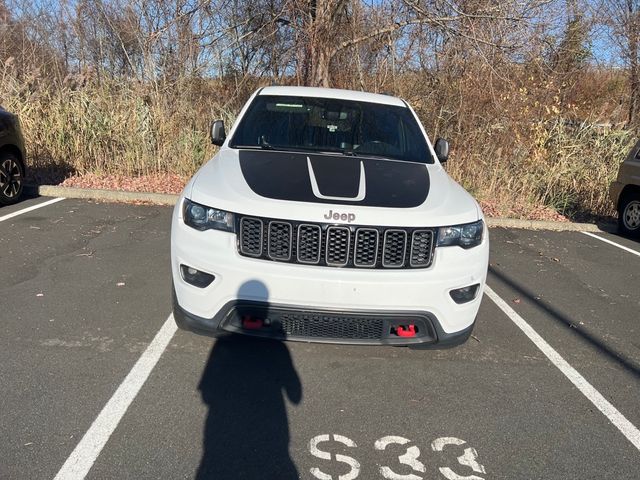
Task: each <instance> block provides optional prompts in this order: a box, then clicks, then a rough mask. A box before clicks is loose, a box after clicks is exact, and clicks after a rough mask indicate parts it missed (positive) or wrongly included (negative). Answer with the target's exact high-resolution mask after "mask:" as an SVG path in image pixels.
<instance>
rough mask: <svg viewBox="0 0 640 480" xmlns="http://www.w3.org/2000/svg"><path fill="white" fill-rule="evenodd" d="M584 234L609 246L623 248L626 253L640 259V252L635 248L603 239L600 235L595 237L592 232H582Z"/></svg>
mask: <svg viewBox="0 0 640 480" xmlns="http://www.w3.org/2000/svg"><path fill="white" fill-rule="evenodd" d="M582 233H584V234H585V235H589V236H590V237H593V238H597V239H598V240H600V241H603V242H605V243H608V244H609V245H613V246H614V247H618V248H621V249H622V250H624V251H625V252H629V253H633V254H634V255H637V256H639V257H640V252H638V251H636V250H634V249H633V248H629V247H625V246H624V245H620V244H619V243H616V242H612V241H611V240H609V239H608V238H603V237H601V236H599V235H595V234H593V233H590V232H582Z"/></svg>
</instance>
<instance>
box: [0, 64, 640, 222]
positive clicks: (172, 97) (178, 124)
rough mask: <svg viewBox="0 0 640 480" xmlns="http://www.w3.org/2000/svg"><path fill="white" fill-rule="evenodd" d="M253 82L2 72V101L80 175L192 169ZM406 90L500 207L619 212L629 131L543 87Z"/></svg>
mask: <svg viewBox="0 0 640 480" xmlns="http://www.w3.org/2000/svg"><path fill="white" fill-rule="evenodd" d="M254 86H255V85H247V86H245V87H246V88H245V89H244V91H242V92H239V93H238V92H234V91H233V89H229V90H228V91H225V90H224V88H225V86H224V85H223V84H221V83H219V82H206V81H202V80H201V81H198V82H193V83H183V84H180V85H173V86H171V87H166V88H165V89H159V88H152V87H151V86H149V85H143V84H140V83H135V82H115V81H113V82H104V81H103V82H100V83H98V82H94V81H91V80H90V79H89V80H86V79H84V80H83V81H82V82H77V81H67V82H65V83H64V84H62V85H55V86H47V83H46V82H41V81H38V79H37V78H36V76H35V75H34V76H33V78H30V79H29V78H27V79H22V80H18V79H17V78H16V76H14V75H12V73H11V71H10V68H5V69H4V71H0V101H1V102H2V104H3V106H4V107H5V108H7V109H8V110H12V111H14V112H16V113H18V114H19V115H20V118H21V122H22V125H23V130H24V133H25V137H26V142H27V146H28V151H29V162H30V164H31V166H32V169H33V168H34V167H35V169H39V168H47V169H48V168H51V167H54V168H57V169H58V170H63V171H65V172H69V173H75V174H80V175H82V174H86V173H92V174H98V175H100V174H124V175H142V174H154V173H163V172H169V173H175V174H178V175H182V176H189V175H191V174H193V173H194V172H195V171H196V170H197V168H199V167H200V166H201V165H202V164H203V163H204V162H205V161H206V160H207V159H208V158H210V157H211V156H212V154H213V153H214V148H213V147H212V146H211V144H210V143H209V137H208V129H209V124H210V121H211V120H212V119H215V118H223V119H225V121H226V122H227V124H228V125H230V124H231V123H232V121H233V118H234V115H235V113H237V111H238V110H239V108H240V106H241V105H242V103H243V102H244V100H245V99H246V98H247V96H248V95H249V93H250V91H251V90H253V88H254ZM468 88H470V89H471V91H473V88H477V87H473V86H469V87H468ZM400 90H405V91H407V90H408V88H402V89H400ZM547 90H548V89H547ZM547 90H544V91H545V92H546V91H547ZM234 93H235V95H234ZM400 93H403V92H400ZM405 95H406V93H405ZM406 96H407V99H408V100H409V101H410V102H411V103H413V104H414V105H416V107H417V108H416V109H417V111H418V114H419V115H420V116H421V118H422V119H423V122H424V124H425V126H426V128H427V130H428V131H429V133H430V134H432V135H433V136H434V137H435V136H436V135H438V136H445V137H448V139H449V140H450V141H451V143H452V146H453V149H452V155H451V158H450V161H449V165H448V167H447V168H448V170H449V173H450V174H451V175H452V176H453V177H454V178H455V179H456V180H458V181H459V182H461V183H462V184H463V185H464V186H465V187H466V188H467V189H468V190H470V191H471V192H472V193H473V194H474V195H475V196H476V197H477V198H479V199H480V200H482V201H485V202H487V203H490V204H492V205H493V206H494V207H495V209H496V210H497V211H498V212H500V213H502V214H503V215H509V216H521V217H526V216H527V215H529V214H530V212H531V211H534V210H535V209H537V208H539V207H540V206H541V205H545V206H549V207H552V208H553V209H555V210H557V211H559V212H560V213H563V214H566V215H572V216H578V217H580V216H584V215H607V214H611V213H613V209H612V206H611V204H610V201H609V199H608V197H607V190H608V185H609V183H610V182H611V181H612V180H613V178H614V177H615V174H616V172H617V168H618V165H619V162H620V161H621V160H622V159H623V158H624V156H625V154H626V152H627V150H628V149H629V148H630V146H631V143H632V142H633V138H632V137H631V135H630V134H629V133H628V132H627V131H625V130H622V129H616V128H613V127H603V126H598V125H595V124H594V123H593V121H591V122H590V121H585V122H582V123H575V122H574V123H571V122H567V121H566V120H565V117H563V115H561V108H562V105H560V103H561V102H560V101H559V100H558V97H557V96H554V95H549V97H550V98H549V99H548V101H549V103H548V104H544V102H541V101H540V99H544V95H535V96H534V97H531V98H530V95H529V93H528V92H527V93H526V94H525V93H523V92H520V94H516V95H511V96H507V95H504V96H502V97H500V98H499V100H498V101H497V102H495V101H494V102H493V103H492V105H493V106H492V107H491V109H489V108H488V106H485V107H483V106H482V105H478V103H477V102H476V103H475V104H469V105H467V106H466V107H460V108H459V110H458V111H457V112H456V113H455V114H454V115H450V114H448V113H446V111H447V110H446V108H445V107H446V106H447V105H451V104H455V102H456V101H458V100H459V99H458V97H456V96H455V95H454V96H453V97H452V98H447V97H446V96H445V95H433V96H431V97H430V99H428V101H425V98H426V97H424V96H422V94H421V93H420V91H419V90H418V91H416V92H414V93H413V94H411V92H409V95H406ZM412 97H413V98H412ZM480 97H481V95H480V91H479V90H478V98H476V100H477V101H481V100H479V98H480ZM224 98H227V99H232V101H231V102H226V103H223V102H222V100H221V99H224ZM534 98H535V99H534ZM443 104H444V106H443ZM487 105H488V104H487ZM438 107H440V109H438ZM534 110H535V111H534ZM479 111H482V112H483V114H484V115H483V116H480V115H478V114H477V112H479ZM434 112H439V113H438V114H434ZM473 112H476V113H473ZM532 118H533V119H537V120H532ZM588 120H589V119H588Z"/></svg>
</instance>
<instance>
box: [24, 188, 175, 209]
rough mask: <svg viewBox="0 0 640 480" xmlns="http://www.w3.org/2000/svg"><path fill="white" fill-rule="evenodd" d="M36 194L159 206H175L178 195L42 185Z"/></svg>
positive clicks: (35, 189) (35, 190) (36, 189)
mask: <svg viewBox="0 0 640 480" xmlns="http://www.w3.org/2000/svg"><path fill="white" fill-rule="evenodd" d="M33 189H34V193H36V194H38V195H41V196H45V197H65V198H87V199H92V200H106V201H111V202H151V203H156V204H159V205H175V204H176V202H177V201H178V198H179V196H178V195H171V194H168V193H152V192H123V191H120V190H98V189H93V188H73V187H58V186H57V185H40V186H35V187H33Z"/></svg>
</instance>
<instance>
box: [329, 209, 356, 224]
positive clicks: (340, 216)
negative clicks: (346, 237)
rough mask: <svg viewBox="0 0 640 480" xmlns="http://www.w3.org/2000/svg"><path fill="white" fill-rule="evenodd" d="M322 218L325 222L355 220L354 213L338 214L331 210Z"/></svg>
mask: <svg viewBox="0 0 640 480" xmlns="http://www.w3.org/2000/svg"><path fill="white" fill-rule="evenodd" d="M324 218H326V219H327V220H342V221H343V222H349V223H351V222H353V221H354V220H355V219H356V215H355V214H354V213H338V212H334V211H333V210H329V213H327V214H326V215H325V216H324Z"/></svg>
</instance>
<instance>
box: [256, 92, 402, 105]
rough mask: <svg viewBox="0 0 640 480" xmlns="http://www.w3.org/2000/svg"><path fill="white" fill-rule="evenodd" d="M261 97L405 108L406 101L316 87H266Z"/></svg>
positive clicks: (373, 94)
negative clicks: (288, 97)
mask: <svg viewBox="0 0 640 480" xmlns="http://www.w3.org/2000/svg"><path fill="white" fill-rule="evenodd" d="M259 94H260V95H287V96H295V97H317V98H336V99H339V100H354V101H357V102H370V103H381V104H384V105H396V106H399V107H405V106H406V104H405V103H404V101H402V100H401V99H399V98H398V97H392V96H390V95H382V94H379V93H367V92H359V91H356V90H341V89H338V88H316V87H265V88H263V89H262V90H260V93H259Z"/></svg>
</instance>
